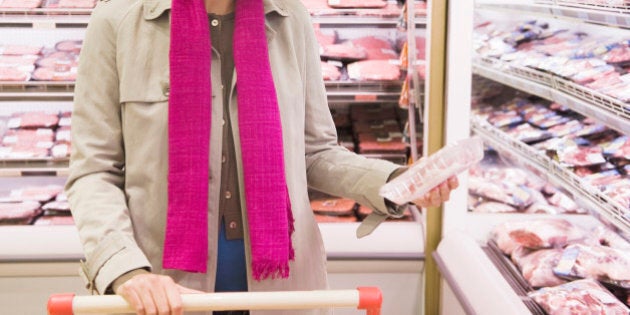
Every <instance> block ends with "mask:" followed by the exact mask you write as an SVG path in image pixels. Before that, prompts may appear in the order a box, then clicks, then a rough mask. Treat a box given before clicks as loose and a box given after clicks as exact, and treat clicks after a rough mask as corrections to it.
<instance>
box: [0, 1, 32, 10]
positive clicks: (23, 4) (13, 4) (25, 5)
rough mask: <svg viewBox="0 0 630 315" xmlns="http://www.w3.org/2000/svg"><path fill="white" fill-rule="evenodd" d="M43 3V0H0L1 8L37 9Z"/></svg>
mask: <svg viewBox="0 0 630 315" xmlns="http://www.w3.org/2000/svg"><path fill="white" fill-rule="evenodd" d="M41 5H42V0H0V8H4V9H35V8H39V7H40V6H41Z"/></svg>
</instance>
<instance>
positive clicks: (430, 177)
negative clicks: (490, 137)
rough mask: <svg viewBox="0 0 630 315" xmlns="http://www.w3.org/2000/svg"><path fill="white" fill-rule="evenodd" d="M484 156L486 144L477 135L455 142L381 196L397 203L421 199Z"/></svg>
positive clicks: (416, 164) (398, 179) (385, 188)
mask: <svg viewBox="0 0 630 315" xmlns="http://www.w3.org/2000/svg"><path fill="white" fill-rule="evenodd" d="M483 153H484V152H483V142H482V140H481V138H480V137H477V136H475V137H472V138H467V139H463V140H460V141H458V142H455V143H452V144H450V145H447V146H445V147H443V148H442V149H440V150H439V151H437V152H435V153H434V154H432V155H430V156H428V157H426V158H423V159H420V160H418V161H416V162H414V164H412V165H411V166H410V167H409V169H408V170H407V171H405V172H404V173H403V174H401V175H400V176H398V177H396V178H394V179H393V180H391V181H390V182H388V183H387V184H385V185H383V186H382V187H381V189H380V190H379V194H380V195H381V196H383V197H385V198H387V199H389V200H391V201H392V202H395V203H397V204H405V203H407V202H409V201H412V200H415V199H418V198H419V197H421V196H423V195H424V194H426V193H427V192H428V191H429V190H431V189H432V188H433V187H435V186H437V185H439V184H440V183H442V182H444V181H445V180H447V179H448V178H449V177H451V176H455V175H457V174H459V173H461V172H463V171H465V170H468V169H469V168H470V167H471V166H472V165H474V164H476V163H477V162H479V161H481V159H482V158H483Z"/></svg>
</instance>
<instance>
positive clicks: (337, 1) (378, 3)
mask: <svg viewBox="0 0 630 315" xmlns="http://www.w3.org/2000/svg"><path fill="white" fill-rule="evenodd" d="M328 5H329V6H330V7H332V8H336V9H351V8H384V7H385V6H386V5H387V2H386V1H383V0H328Z"/></svg>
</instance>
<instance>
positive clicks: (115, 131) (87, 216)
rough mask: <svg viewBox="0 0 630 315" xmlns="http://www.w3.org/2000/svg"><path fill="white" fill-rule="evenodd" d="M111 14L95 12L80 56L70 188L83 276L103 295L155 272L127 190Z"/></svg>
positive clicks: (73, 127) (114, 39)
mask: <svg viewBox="0 0 630 315" xmlns="http://www.w3.org/2000/svg"><path fill="white" fill-rule="evenodd" d="M101 4H103V5H104V6H105V5H106V3H101ZM99 9H100V10H99ZM106 10H111V8H108V7H106V6H105V8H103V7H102V6H98V7H97V8H96V9H95V11H94V12H93V14H92V17H91V20H90V23H89V25H88V28H87V30H86V36H85V41H84V43H83V48H82V51H81V55H80V65H79V69H78V76H77V82H76V87H75V94H74V109H73V115H72V138H73V139H72V141H73V150H72V155H71V159H70V175H69V178H68V181H67V183H66V192H67V194H68V198H69V201H70V205H71V209H72V215H73V217H74V220H75V222H76V226H77V229H78V231H79V238H80V240H81V243H82V245H83V250H84V254H85V257H86V261H85V262H82V264H81V265H82V270H81V271H80V272H81V273H82V276H83V277H84V279H86V280H87V282H88V283H87V284H88V288H89V289H90V290H91V291H92V292H94V291H96V292H98V293H100V294H103V293H105V291H106V289H107V288H108V287H109V286H110V284H111V283H112V282H113V280H114V279H116V278H118V277H119V276H120V275H122V274H124V273H126V272H128V271H130V270H133V269H138V268H147V269H150V263H149V261H148V260H147V258H146V256H145V255H144V254H143V253H142V251H141V250H140V249H139V247H138V246H137V244H136V242H135V239H134V235H133V228H132V224H131V220H130V218H129V210H128V208H127V203H126V198H125V193H124V190H123V189H124V183H125V172H124V166H125V155H124V149H123V137H122V130H121V112H120V103H119V90H118V84H119V81H118V75H117V66H116V54H117V50H116V29H115V27H114V25H112V24H113V22H112V21H111V20H110V19H108V18H107V16H108V15H110V13H107V11H106ZM104 11H105V12H104Z"/></svg>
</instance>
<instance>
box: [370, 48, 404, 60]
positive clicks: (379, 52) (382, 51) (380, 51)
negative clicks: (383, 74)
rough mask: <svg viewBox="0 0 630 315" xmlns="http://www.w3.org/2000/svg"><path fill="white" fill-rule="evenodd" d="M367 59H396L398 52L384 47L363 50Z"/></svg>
mask: <svg viewBox="0 0 630 315" xmlns="http://www.w3.org/2000/svg"><path fill="white" fill-rule="evenodd" d="M365 52H366V54H367V57H366V59H368V60H397V59H398V54H397V53H396V52H395V51H393V50H391V49H386V48H374V49H366V50H365Z"/></svg>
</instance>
